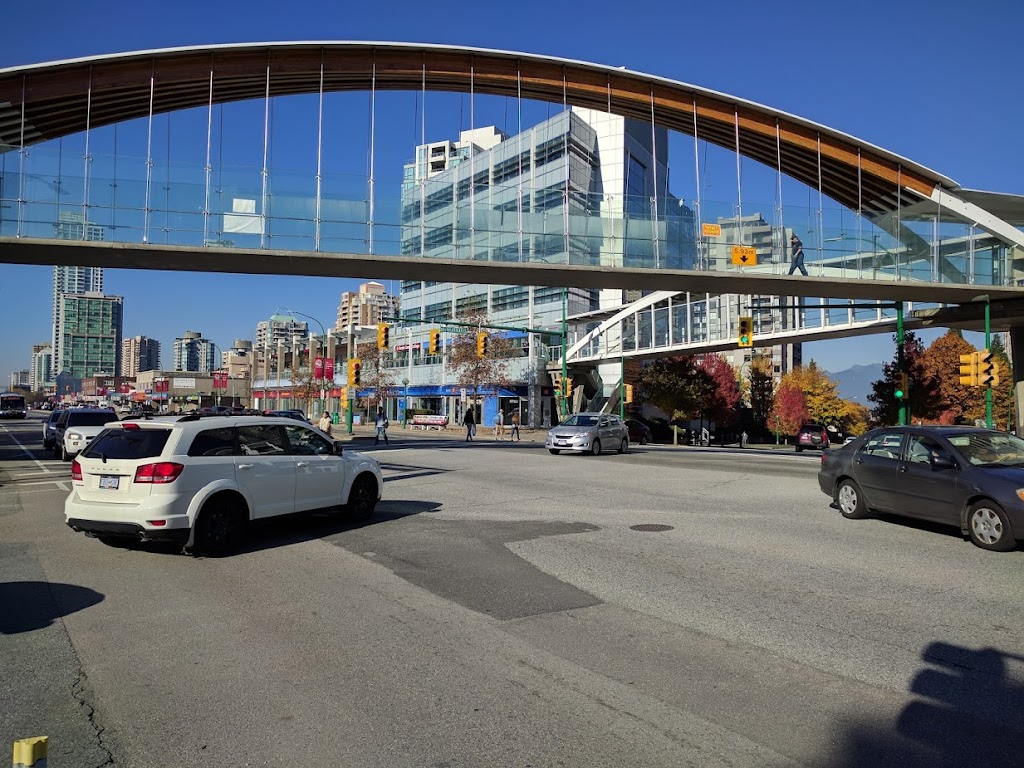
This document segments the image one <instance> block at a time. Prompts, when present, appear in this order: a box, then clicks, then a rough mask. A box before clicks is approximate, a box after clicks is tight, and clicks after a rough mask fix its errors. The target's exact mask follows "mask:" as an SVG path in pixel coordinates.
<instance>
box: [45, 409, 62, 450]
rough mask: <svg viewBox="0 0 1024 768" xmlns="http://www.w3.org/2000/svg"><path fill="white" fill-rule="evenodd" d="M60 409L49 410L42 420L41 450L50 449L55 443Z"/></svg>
mask: <svg viewBox="0 0 1024 768" xmlns="http://www.w3.org/2000/svg"><path fill="white" fill-rule="evenodd" d="M60 414H61V412H60V411H50V415H49V418H47V419H46V421H44V422H43V450H44V451H52V450H53V446H54V445H56V443H57V437H56V435H57V419H59V418H60Z"/></svg>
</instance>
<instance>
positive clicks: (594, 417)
mask: <svg viewBox="0 0 1024 768" xmlns="http://www.w3.org/2000/svg"><path fill="white" fill-rule="evenodd" d="M545 444H546V445H547V449H548V450H549V451H551V453H554V454H558V453H562V452H563V451H565V452H567V453H591V454H593V455H595V456H596V455H598V454H599V453H601V452H602V451H608V450H615V451H618V452H619V453H625V452H626V451H628V450H629V431H628V430H627V429H626V425H625V424H624V423H623V421H622V419H620V418H619V417H618V416H613V415H611V414H608V413H574V414H573V415H572V416H570V417H569V418H567V419H566V420H565V421H563V422H562V423H561V424H559V425H558V426H557V427H554V428H553V429H550V430H549V431H548V439H547V442H546V443H545Z"/></svg>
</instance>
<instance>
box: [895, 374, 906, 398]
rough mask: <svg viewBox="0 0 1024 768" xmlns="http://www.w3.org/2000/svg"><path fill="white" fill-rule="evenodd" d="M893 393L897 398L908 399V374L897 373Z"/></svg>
mask: <svg viewBox="0 0 1024 768" xmlns="http://www.w3.org/2000/svg"><path fill="white" fill-rule="evenodd" d="M893 394H894V395H896V399H897V400H906V399H907V398H908V397H909V396H910V378H909V377H908V376H907V374H905V373H897V374H896V390H895V392H893Z"/></svg>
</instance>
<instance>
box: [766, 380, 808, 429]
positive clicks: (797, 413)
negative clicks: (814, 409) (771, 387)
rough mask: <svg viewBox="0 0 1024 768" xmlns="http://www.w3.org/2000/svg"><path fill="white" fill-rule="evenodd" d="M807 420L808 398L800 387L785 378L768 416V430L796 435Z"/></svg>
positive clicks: (777, 391) (776, 392) (776, 393)
mask: <svg viewBox="0 0 1024 768" xmlns="http://www.w3.org/2000/svg"><path fill="white" fill-rule="evenodd" d="M807 419H808V414H807V398H806V397H805V396H804V393H803V391H802V390H801V389H800V388H799V387H797V386H795V385H794V383H793V382H792V381H787V380H786V377H783V379H782V381H781V382H780V383H779V388H778V389H777V390H776V391H775V402H774V403H773V404H772V410H771V413H769V414H768V428H769V429H777V430H778V431H779V432H781V433H782V434H784V435H794V434H796V432H797V430H799V429H800V425H801V424H804V423H806V422H807Z"/></svg>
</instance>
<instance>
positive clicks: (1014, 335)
mask: <svg viewBox="0 0 1024 768" xmlns="http://www.w3.org/2000/svg"><path fill="white" fill-rule="evenodd" d="M1018 349H1019V350H1020V351H1021V354H1019V355H1018V354H1017V350H1018ZM1006 354H1007V355H1009V356H1010V368H1011V370H1010V371H1008V374H1009V375H1012V376H1013V397H1014V401H1015V405H1016V408H1015V409H1014V410H1015V412H1016V417H1015V419H1014V421H1015V422H1016V430H1015V434H1017V435H1024V408H1022V407H1021V403H1022V402H1024V400H1022V399H1021V398H1022V397H1024V325H1014V326H1010V331H1009V333H1007V334H1006Z"/></svg>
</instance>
